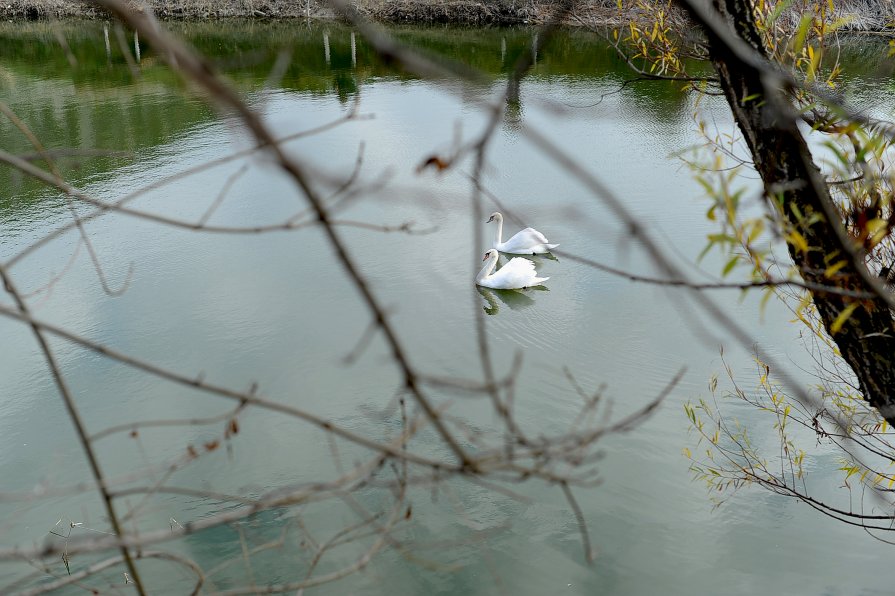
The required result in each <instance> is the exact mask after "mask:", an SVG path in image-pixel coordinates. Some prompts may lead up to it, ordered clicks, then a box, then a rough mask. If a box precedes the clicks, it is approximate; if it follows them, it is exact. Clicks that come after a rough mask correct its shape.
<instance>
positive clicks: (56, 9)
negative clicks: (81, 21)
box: [0, 0, 618, 25]
mask: <svg viewBox="0 0 895 596" xmlns="http://www.w3.org/2000/svg"><path fill="white" fill-rule="evenodd" d="M144 4H145V5H148V6H149V7H150V8H151V9H152V11H153V12H154V13H155V14H156V15H157V16H158V17H159V18H162V19H188V20H203V19H217V18H230V17H256V18H286V19H290V18H311V19H332V18H335V16H336V15H335V13H334V11H333V10H332V9H331V8H330V7H329V5H328V4H327V3H326V2H325V1H322V0H146V2H141V3H140V5H144ZM353 4H354V5H355V6H356V7H357V8H358V9H359V10H360V11H361V12H363V13H364V14H366V15H367V16H369V17H370V18H372V19H374V20H379V21H386V22H419V23H458V24H479V25H482V24H517V23H538V22H543V21H544V20H546V19H548V18H549V16H550V14H551V12H552V10H553V9H554V8H555V3H554V2H551V1H550V0H481V1H480V0H354V2H353ZM576 14H577V15H578V16H579V17H580V18H586V19H587V20H588V22H592V23H609V22H611V21H612V20H613V19H615V18H616V17H617V16H618V8H617V4H616V2H615V0H592V1H591V2H583V3H581V4H580V5H579V7H578V9H577V10H576ZM0 15H2V17H3V18H6V19H7V20H38V19H58V18H66V17H78V18H102V17H104V15H103V14H102V13H101V12H100V11H99V10H97V9H96V8H95V7H94V6H92V5H90V4H89V3H86V2H80V1H78V0H3V1H2V2H0Z"/></svg>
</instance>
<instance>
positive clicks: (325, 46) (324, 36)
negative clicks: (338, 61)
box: [323, 32, 329, 66]
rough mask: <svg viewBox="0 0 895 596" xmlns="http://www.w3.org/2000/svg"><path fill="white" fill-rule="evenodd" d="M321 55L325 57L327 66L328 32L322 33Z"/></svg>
mask: <svg viewBox="0 0 895 596" xmlns="http://www.w3.org/2000/svg"><path fill="white" fill-rule="evenodd" d="M323 56H324V58H326V65H327V66H329V32H324V33H323Z"/></svg>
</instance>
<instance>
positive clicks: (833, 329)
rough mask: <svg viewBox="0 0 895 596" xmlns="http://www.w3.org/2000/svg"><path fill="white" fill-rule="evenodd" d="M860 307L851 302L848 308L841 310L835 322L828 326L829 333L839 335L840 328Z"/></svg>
mask: <svg viewBox="0 0 895 596" xmlns="http://www.w3.org/2000/svg"><path fill="white" fill-rule="evenodd" d="M860 305H861V303H860V302H851V303H850V304H849V305H848V306H846V307H845V308H843V309H842V312H840V313H839V316H837V317H836V320H835V321H833V324H832V325H830V333H833V334H835V333H839V330H840V329H842V326H843V325H845V322H846V321H847V320H848V318H849V317H850V316H851V314H852V313H853V312H855V309H856V308H858V307H859V306H860Z"/></svg>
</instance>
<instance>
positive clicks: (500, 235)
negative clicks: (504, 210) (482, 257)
mask: <svg viewBox="0 0 895 596" xmlns="http://www.w3.org/2000/svg"><path fill="white" fill-rule="evenodd" d="M495 219H496V220H497V242H496V243H495V244H503V216H502V215H498V216H497V217H496V218H495Z"/></svg>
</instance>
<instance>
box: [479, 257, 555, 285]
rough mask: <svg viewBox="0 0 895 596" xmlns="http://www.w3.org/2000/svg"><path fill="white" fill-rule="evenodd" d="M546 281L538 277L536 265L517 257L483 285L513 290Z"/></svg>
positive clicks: (490, 276) (489, 277)
mask: <svg viewBox="0 0 895 596" xmlns="http://www.w3.org/2000/svg"><path fill="white" fill-rule="evenodd" d="M546 279H547V278H546V277H538V274H537V272H536V271H535V264H534V263H532V262H531V261H529V260H528V259H523V258H521V257H515V258H513V259H510V260H509V262H508V263H507V264H506V265H504V266H503V267H501V268H500V269H498V270H497V271H495V272H494V273H492V274H491V275H489V276H488V277H487V278H486V280H485V281H487V284H485V283H483V284H482V285H487V287H489V288H496V289H499V290H512V289H518V288H529V287H531V286H536V285H538V284H540V283H541V282H542V281H546Z"/></svg>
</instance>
